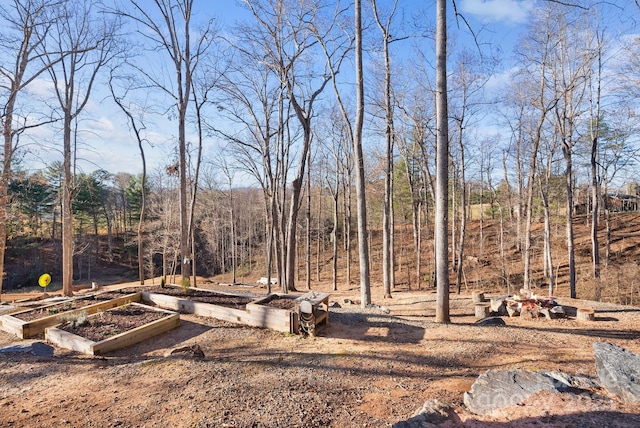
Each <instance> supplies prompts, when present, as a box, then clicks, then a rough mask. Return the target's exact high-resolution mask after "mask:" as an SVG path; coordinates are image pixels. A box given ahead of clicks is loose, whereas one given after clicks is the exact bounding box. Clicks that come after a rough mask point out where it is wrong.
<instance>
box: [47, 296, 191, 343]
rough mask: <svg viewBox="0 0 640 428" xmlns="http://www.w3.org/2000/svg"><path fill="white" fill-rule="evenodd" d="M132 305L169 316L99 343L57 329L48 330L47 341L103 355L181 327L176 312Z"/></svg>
mask: <svg viewBox="0 0 640 428" xmlns="http://www.w3.org/2000/svg"><path fill="white" fill-rule="evenodd" d="M132 305H136V306H142V307H144V308H146V309H149V310H154V311H158V312H164V313H166V314H167V316H165V317H163V318H160V319H158V320H155V321H152V322H150V323H147V324H145V325H142V326H139V327H136V328H134V329H132V330H129V331H125V332H122V333H119V334H117V335H115V336H112V337H109V338H106V339H104V340H101V341H98V342H95V341H93V340H89V339H86V338H84V337H81V336H78V335H76V334H73V333H69V332H68V331H64V330H62V329H60V328H57V327H48V328H46V329H45V339H46V340H47V341H49V342H51V343H53V344H54V345H56V346H58V347H61V348H66V349H70V350H72V351H76V352H81V353H83V354H89V355H102V354H105V353H107V352H111V351H115V350H117V349H121V348H126V347H127V346H131V345H133V344H136V343H139V342H142V341H143V340H146V339H148V338H151V337H154V336H157V335H159V334H162V333H165V332H167V331H169V330H171V329H173V328H175V327H177V326H179V325H180V315H179V314H177V313H175V312H171V311H167V310H164V309H159V308H154V307H152V306H147V305H143V304H140V303H132ZM98 315H99V314H94V315H93V316H98ZM90 318H91V317H90Z"/></svg>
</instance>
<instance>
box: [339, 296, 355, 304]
mask: <svg viewBox="0 0 640 428" xmlns="http://www.w3.org/2000/svg"><path fill="white" fill-rule="evenodd" d="M342 304H343V305H355V304H356V303H355V302H354V301H353V300H351V299H346V298H345V299H342Z"/></svg>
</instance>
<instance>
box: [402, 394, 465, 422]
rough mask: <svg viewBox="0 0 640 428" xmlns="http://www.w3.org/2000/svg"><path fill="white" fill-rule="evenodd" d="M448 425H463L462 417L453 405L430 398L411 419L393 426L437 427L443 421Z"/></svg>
mask: <svg viewBox="0 0 640 428" xmlns="http://www.w3.org/2000/svg"><path fill="white" fill-rule="evenodd" d="M445 421H446V422H449V423H448V424H447V426H448V427H463V426H464V425H462V422H461V421H460V418H459V417H458V415H456V413H455V412H454V410H453V409H452V408H451V407H448V406H446V405H444V404H442V403H441V402H439V401H438V400H428V401H426V402H425V403H424V404H423V405H422V407H420V408H419V409H418V410H416V411H415V412H414V413H413V416H411V417H410V418H409V419H407V420H404V421H400V422H397V423H395V424H393V428H435V427H437V426H438V425H439V424H441V423H443V422H445Z"/></svg>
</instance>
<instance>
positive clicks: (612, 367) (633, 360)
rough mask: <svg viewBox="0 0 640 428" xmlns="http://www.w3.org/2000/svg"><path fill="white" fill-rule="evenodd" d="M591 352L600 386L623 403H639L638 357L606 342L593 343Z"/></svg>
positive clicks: (639, 377)
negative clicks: (593, 356)
mask: <svg viewBox="0 0 640 428" xmlns="http://www.w3.org/2000/svg"><path fill="white" fill-rule="evenodd" d="M593 350H594V351H595V357H596V372H597V373H598V378H599V379H600V383H601V384H602V386H604V387H605V388H606V389H607V391H609V392H610V393H612V394H614V395H617V396H618V397H620V399H621V400H622V401H624V402H627V403H632V404H633V403H637V402H639V401H640V355H638V354H635V353H633V352H631V351H628V350H626V349H624V348H621V347H619V346H616V345H613V344H611V343H607V342H597V343H594V344H593Z"/></svg>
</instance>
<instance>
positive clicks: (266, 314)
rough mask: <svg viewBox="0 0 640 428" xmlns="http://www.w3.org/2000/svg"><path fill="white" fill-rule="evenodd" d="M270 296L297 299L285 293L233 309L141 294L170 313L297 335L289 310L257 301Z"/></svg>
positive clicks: (161, 295)
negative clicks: (177, 312) (192, 315)
mask: <svg viewBox="0 0 640 428" xmlns="http://www.w3.org/2000/svg"><path fill="white" fill-rule="evenodd" d="M193 290H198V291H205V292H209V293H214V294H224V295H227V296H234V297H246V296H242V295H239V294H231V293H222V292H219V291H212V290H207V289H202V288H193ZM271 296H290V297H287V298H293V299H295V298H296V297H298V296H291V295H288V294H283V295H276V294H272V295H270V296H267V297H261V298H258V299H256V300H254V301H252V302H250V303H247V305H246V306H245V309H235V308H229V307H226V306H221V305H215V304H213V303H203V302H196V301H192V300H189V298H188V297H177V296H170V295H167V294H161V293H155V292H148V291H143V292H142V300H143V301H144V302H148V303H152V304H154V305H157V306H160V307H161V308H165V309H169V310H171V311H179V312H182V313H187V314H194V315H199V316H203V317H210V318H215V319H219V320H222V321H228V322H232V323H235V324H244V325H248V326H251V327H261V328H270V329H273V330H277V331H283V332H285V333H297V332H298V327H297V314H296V313H294V311H291V310H284V309H278V308H273V307H268V306H261V305H260V302H263V301H265V300H266V299H270V298H273V297H271Z"/></svg>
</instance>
